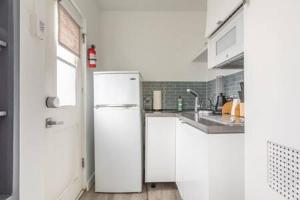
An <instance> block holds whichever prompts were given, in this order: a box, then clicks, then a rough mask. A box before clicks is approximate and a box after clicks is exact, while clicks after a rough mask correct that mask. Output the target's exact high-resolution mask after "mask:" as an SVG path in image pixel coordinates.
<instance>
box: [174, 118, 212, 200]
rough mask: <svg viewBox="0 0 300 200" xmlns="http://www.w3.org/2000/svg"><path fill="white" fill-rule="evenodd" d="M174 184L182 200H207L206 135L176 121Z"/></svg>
mask: <svg viewBox="0 0 300 200" xmlns="http://www.w3.org/2000/svg"><path fill="white" fill-rule="evenodd" d="M176 128H177V130H176V183H177V187H178V190H179V192H180V194H181V197H182V198H183V199H184V200H195V199H201V200H208V192H209V190H208V148H207V135H206V134H205V133H203V132H201V131H199V130H198V129H195V128H193V127H191V126H190V125H188V124H185V123H181V122H180V121H177V126H176Z"/></svg>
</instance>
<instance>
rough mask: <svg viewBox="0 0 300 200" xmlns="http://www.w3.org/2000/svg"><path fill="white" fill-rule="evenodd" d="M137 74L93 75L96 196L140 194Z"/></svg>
mask: <svg viewBox="0 0 300 200" xmlns="http://www.w3.org/2000/svg"><path fill="white" fill-rule="evenodd" d="M141 102H142V101H141V78H140V74H139V73H138V72H95V73H94V120H95V121H94V126H95V192H105V193H127V192H141V191H142V145H143V143H142V103H141Z"/></svg>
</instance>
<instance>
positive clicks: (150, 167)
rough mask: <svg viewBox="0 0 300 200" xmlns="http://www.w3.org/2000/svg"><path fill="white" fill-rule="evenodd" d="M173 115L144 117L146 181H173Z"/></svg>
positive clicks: (174, 148)
mask: <svg viewBox="0 0 300 200" xmlns="http://www.w3.org/2000/svg"><path fill="white" fill-rule="evenodd" d="M175 120H176V118H175V117H146V138H145V139H146V144H145V145H146V152H145V160H146V166H145V170H146V172H145V179H146V182H175V175H176V172H175V150H176V147H175V139H176V135H175V133H176V131H175V128H176V121H175Z"/></svg>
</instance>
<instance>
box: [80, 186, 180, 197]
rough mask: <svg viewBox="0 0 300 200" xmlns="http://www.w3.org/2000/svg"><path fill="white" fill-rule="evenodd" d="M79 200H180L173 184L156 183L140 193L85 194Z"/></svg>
mask: <svg viewBox="0 0 300 200" xmlns="http://www.w3.org/2000/svg"><path fill="white" fill-rule="evenodd" d="M80 200H182V199H181V198H180V195H179V193H178V190H177V187H176V185H175V184H174V183H158V184H156V187H155V188H151V185H150V184H147V185H145V186H144V188H143V192H142V193H130V194H108V193H95V192H94V189H92V190H90V191H88V192H86V193H84V194H83V196H82V197H81V198H80Z"/></svg>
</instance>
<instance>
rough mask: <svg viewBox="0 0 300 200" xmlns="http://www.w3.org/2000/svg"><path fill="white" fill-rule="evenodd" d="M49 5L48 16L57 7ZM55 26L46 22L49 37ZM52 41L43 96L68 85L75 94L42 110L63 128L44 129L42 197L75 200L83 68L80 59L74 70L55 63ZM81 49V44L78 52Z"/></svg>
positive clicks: (79, 171) (80, 171) (79, 186)
mask: <svg viewBox="0 0 300 200" xmlns="http://www.w3.org/2000/svg"><path fill="white" fill-rule="evenodd" d="M49 4H50V5H51V8H52V9H53V11H54V12H51V13H53V14H55V11H56V10H57V8H56V6H57V4H56V3H54V1H49ZM49 19H55V17H54V16H50V17H49ZM55 23H56V22H55V20H53V21H51V20H50V21H49V22H48V24H49V33H51V31H50V30H52V29H53V30H54V24H55ZM55 37H56V36H55V35H53V40H51V37H50V39H49V45H48V48H47V51H48V53H47V54H48V60H47V73H46V77H45V80H46V84H45V90H46V93H47V95H49V96H56V95H57V93H59V91H63V89H65V87H68V88H72V84H73V88H74V90H73V91H75V92H73V93H71V92H70V91H69V92H68V93H65V95H66V96H64V97H61V99H64V102H63V103H64V104H65V106H62V107H60V108H45V119H46V118H49V117H51V118H52V119H53V120H54V121H61V122H63V123H64V124H63V125H55V126H52V127H50V128H46V127H45V133H46V134H45V137H44V138H45V144H44V151H45V153H44V172H45V173H44V184H45V186H44V188H45V191H44V193H45V199H46V200H75V199H76V197H77V196H78V195H79V194H80V192H81V190H82V186H83V184H82V176H83V168H82V166H81V158H82V138H83V137H82V133H83V125H82V122H83V117H82V116H83V110H82V109H83V106H82V99H83V98H82V74H83V73H82V71H83V67H82V60H81V59H80V58H78V60H77V62H76V63H77V64H76V66H71V65H70V66H65V64H66V63H64V62H61V60H59V59H58V58H60V56H61V55H60V54H59V53H58V52H59V50H56V48H57V47H58V44H57V42H55V39H54V38H55ZM82 46H83V45H82V44H81V51H82V49H83V48H82ZM81 55H82V52H81ZM81 57H82V56H81ZM59 63H60V64H59ZM60 67H61V68H60ZM64 67H65V68H64ZM59 73H65V74H64V75H65V76H64V77H65V82H64V81H60V79H63V78H64V77H61V76H62V74H59ZM74 77H75V79H74ZM73 81H74V82H73ZM70 83H72V84H70ZM64 84H66V85H64ZM67 84H70V85H67ZM72 94H74V99H71V98H72ZM68 102H69V103H70V102H71V103H70V105H68ZM72 104H73V105H72Z"/></svg>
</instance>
